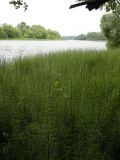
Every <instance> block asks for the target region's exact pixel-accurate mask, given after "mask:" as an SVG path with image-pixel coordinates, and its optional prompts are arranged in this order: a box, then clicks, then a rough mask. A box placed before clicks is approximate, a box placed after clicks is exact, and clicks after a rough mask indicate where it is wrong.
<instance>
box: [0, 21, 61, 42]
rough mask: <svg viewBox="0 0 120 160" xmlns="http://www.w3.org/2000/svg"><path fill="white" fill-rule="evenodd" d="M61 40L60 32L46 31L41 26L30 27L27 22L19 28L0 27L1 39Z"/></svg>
mask: <svg viewBox="0 0 120 160" xmlns="http://www.w3.org/2000/svg"><path fill="white" fill-rule="evenodd" d="M14 38H18V39H24V38H25V39H27V38H29V39H60V38H61V36H60V34H59V33H58V32H56V31H52V30H50V29H48V30H46V29H45V28H44V27H42V26H40V25H33V26H28V25H27V24H26V23H25V22H21V23H20V24H18V25H17V27H13V26H12V25H8V24H6V23H5V24H3V25H2V26H0V39H14Z"/></svg>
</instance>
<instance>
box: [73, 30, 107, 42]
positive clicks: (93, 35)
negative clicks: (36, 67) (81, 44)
mask: <svg viewBox="0 0 120 160" xmlns="http://www.w3.org/2000/svg"><path fill="white" fill-rule="evenodd" d="M75 39H77V40H96V41H98V40H105V37H104V35H103V33H102V32H88V33H87V34H80V35H79V36H77V37H76V38H75Z"/></svg>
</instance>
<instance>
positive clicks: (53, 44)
mask: <svg viewBox="0 0 120 160" xmlns="http://www.w3.org/2000/svg"><path fill="white" fill-rule="evenodd" d="M69 49H70V50H73V49H76V50H105V49H106V46H105V42H98V41H97V42H96V41H80V40H61V41H58V40H57V41H37V40H0V59H1V60H3V59H10V60H11V59H14V58H17V57H21V56H28V55H36V54H48V53H50V52H55V51H61V50H62V51H65V50H69Z"/></svg>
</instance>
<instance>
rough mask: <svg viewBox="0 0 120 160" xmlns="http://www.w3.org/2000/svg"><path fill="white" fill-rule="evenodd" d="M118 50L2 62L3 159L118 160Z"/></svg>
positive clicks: (0, 148) (0, 120) (0, 141)
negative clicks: (8, 62)
mask: <svg viewBox="0 0 120 160" xmlns="http://www.w3.org/2000/svg"><path fill="white" fill-rule="evenodd" d="M119 72H120V54H119V50H116V51H104V52H102V51H100V52H93V51H92V52H89V51H88V52H86V53H85V54H84V53H82V52H80V51H78V52H77V51H68V52H66V53H64V54H63V53H57V54H50V55H46V56H40V57H38V56H37V57H35V58H25V59H18V60H17V61H15V62H14V63H10V64H6V63H5V62H3V63H1V64H0V157H1V158H0V159H1V160H3V159H4V160H50V159H51V160H119V159H120V152H119V151H120V107H119V106H120V74H119Z"/></svg>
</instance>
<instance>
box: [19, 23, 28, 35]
mask: <svg viewBox="0 0 120 160" xmlns="http://www.w3.org/2000/svg"><path fill="white" fill-rule="evenodd" d="M17 28H18V29H19V31H20V33H21V37H26V35H27V30H28V29H29V26H28V25H27V24H26V23H25V22H21V23H19V24H18V25H17Z"/></svg>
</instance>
